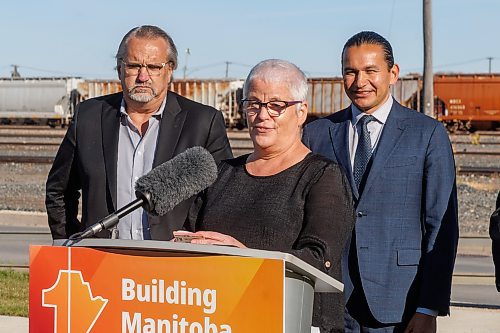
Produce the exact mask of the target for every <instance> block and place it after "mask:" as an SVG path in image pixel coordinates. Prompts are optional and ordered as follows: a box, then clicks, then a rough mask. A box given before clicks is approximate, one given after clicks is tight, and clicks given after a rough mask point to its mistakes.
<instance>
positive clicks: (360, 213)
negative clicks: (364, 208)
mask: <svg viewBox="0 0 500 333" xmlns="http://www.w3.org/2000/svg"><path fill="white" fill-rule="evenodd" d="M356 215H358V217H363V215H365V214H364V213H363V212H358V213H357V214H356Z"/></svg>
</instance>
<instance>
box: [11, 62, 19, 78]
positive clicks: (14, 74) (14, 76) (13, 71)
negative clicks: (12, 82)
mask: <svg viewBox="0 0 500 333" xmlns="http://www.w3.org/2000/svg"><path fill="white" fill-rule="evenodd" d="M11 66H12V67H13V68H14V69H13V70H12V72H11V74H10V77H12V78H16V77H21V74H19V71H18V70H17V68H18V67H19V66H18V65H11Z"/></svg>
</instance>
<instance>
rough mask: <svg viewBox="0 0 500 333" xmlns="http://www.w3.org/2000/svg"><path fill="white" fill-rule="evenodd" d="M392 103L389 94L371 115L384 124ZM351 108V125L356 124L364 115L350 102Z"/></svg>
mask: <svg viewBox="0 0 500 333" xmlns="http://www.w3.org/2000/svg"><path fill="white" fill-rule="evenodd" d="M392 103H393V99H392V96H391V95H389V98H387V101H385V103H384V104H382V105H381V106H380V107H379V108H378V109H377V110H375V111H374V112H373V113H371V115H372V116H374V117H375V119H376V120H377V121H378V122H379V123H381V124H385V122H386V121H387V117H389V112H391V108H392ZM351 110H352V118H351V122H352V125H353V126H356V124H357V123H358V121H359V120H360V119H361V118H362V117H363V116H364V115H365V113H364V112H362V111H361V110H360V109H358V108H357V107H356V105H354V104H351Z"/></svg>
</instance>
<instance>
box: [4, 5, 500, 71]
mask: <svg viewBox="0 0 500 333" xmlns="http://www.w3.org/2000/svg"><path fill="white" fill-rule="evenodd" d="M432 8H433V33H434V36H433V38H434V41H433V46H434V51H433V55H434V71H436V72H437V71H440V72H467V73H476V72H483V73H484V72H487V71H488V60H487V57H493V58H494V59H493V60H492V62H491V64H492V72H497V73H498V72H500V41H499V40H500V39H499V37H498V33H499V31H500V28H499V22H500V1H498V0H474V1H472V0H434V1H433V7H432ZM142 24H153V25H158V26H160V27H162V28H163V29H165V30H166V31H167V32H168V33H169V34H170V35H171V36H172V37H173V39H174V41H175V43H176V45H177V47H178V50H179V68H178V70H177V71H176V73H175V74H174V75H175V76H176V77H178V78H181V77H183V67H184V66H186V60H187V71H186V72H187V77H189V78H221V77H224V76H225V70H226V65H225V62H230V64H229V67H228V69H229V76H230V77H235V78H244V77H245V76H246V74H247V73H248V71H249V69H250V67H251V66H253V65H255V64H256V63H257V62H259V61H260V60H263V59H267V58H281V59H286V60H289V61H291V62H293V63H295V64H297V65H298V66H299V67H301V68H302V69H303V70H304V71H305V72H306V74H307V75H309V76H311V77H318V76H339V75H340V74H341V70H340V52H341V50H342V46H343V44H344V43H345V41H346V40H347V39H348V38H349V37H350V36H352V35H353V34H355V33H357V32H359V31H361V30H373V31H376V32H378V33H380V34H382V35H383V36H385V37H386V38H387V39H388V40H389V41H390V42H391V44H392V46H393V48H394V53H395V57H396V62H397V63H398V64H399V65H400V68H401V72H402V74H407V73H410V72H422V64H423V37H422V0H357V1H339V0H309V1H306V0H302V1H297V0H288V1H285V0H274V1H273V0H267V1H263V0H252V1H235V0H232V1H229V0H212V1H202V0H199V1H195V0H183V1H167V0H163V1H160V0H150V1H129V0H122V1H118V0H108V1H107V0H87V1H85V0H81V1H70V0H66V1H63V0H45V1H39V0H38V1H35V0H27V1H23V0H18V1H9V2H4V3H2V6H1V11H0V31H2V34H1V37H0V40H1V45H2V46H1V52H0V76H1V77H5V76H10V72H11V70H12V67H11V66H10V65H11V64H17V65H19V66H20V67H19V72H20V73H21V75H22V76H82V77H84V78H88V79H95V78H97V79H114V78H116V75H115V71H114V69H113V67H114V64H115V61H114V54H115V52H116V49H117V47H118V44H119V42H120V40H121V38H122V36H123V35H124V34H125V33H126V32H127V31H128V30H130V29H131V28H132V27H134V26H137V25H142ZM187 48H189V49H190V51H191V52H190V53H191V54H190V55H189V56H187V55H186V52H185V50H186V49H187Z"/></svg>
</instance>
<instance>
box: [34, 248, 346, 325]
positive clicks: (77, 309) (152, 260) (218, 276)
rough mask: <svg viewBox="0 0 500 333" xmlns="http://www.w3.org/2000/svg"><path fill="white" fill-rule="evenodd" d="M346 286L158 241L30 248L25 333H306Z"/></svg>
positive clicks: (302, 270) (300, 268) (259, 256)
mask: <svg viewBox="0 0 500 333" xmlns="http://www.w3.org/2000/svg"><path fill="white" fill-rule="evenodd" d="M342 289H343V285H342V283H340V282H338V281H337V280H335V279H333V278H332V277H330V276H328V275H327V274H325V273H323V272H321V271H320V270H318V269H316V268H314V267H312V266H311V265H309V264H307V263H305V262H304V261H302V260H300V259H298V258H297V257H295V256H293V255H291V254H288V253H281V252H273V251H264V250H255V249H239V248H234V247H227V246H215V245H196V244H187V243H174V242H161V241H133V240H110V239H85V240H81V241H75V242H71V241H63V240H57V241H55V242H54V246H31V247H30V301H29V302H30V311H29V322H30V329H29V331H30V333H35V332H55V333H70V332H71V333H78V332H127V333H128V332H136V333H159V332H161V333H221V332H222V333H228V332H238V333H240V332H252V333H254V332H272V333H274V332H286V333H302V332H308V333H309V332H310V331H311V320H312V308H313V297H314V292H341V291H342Z"/></svg>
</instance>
